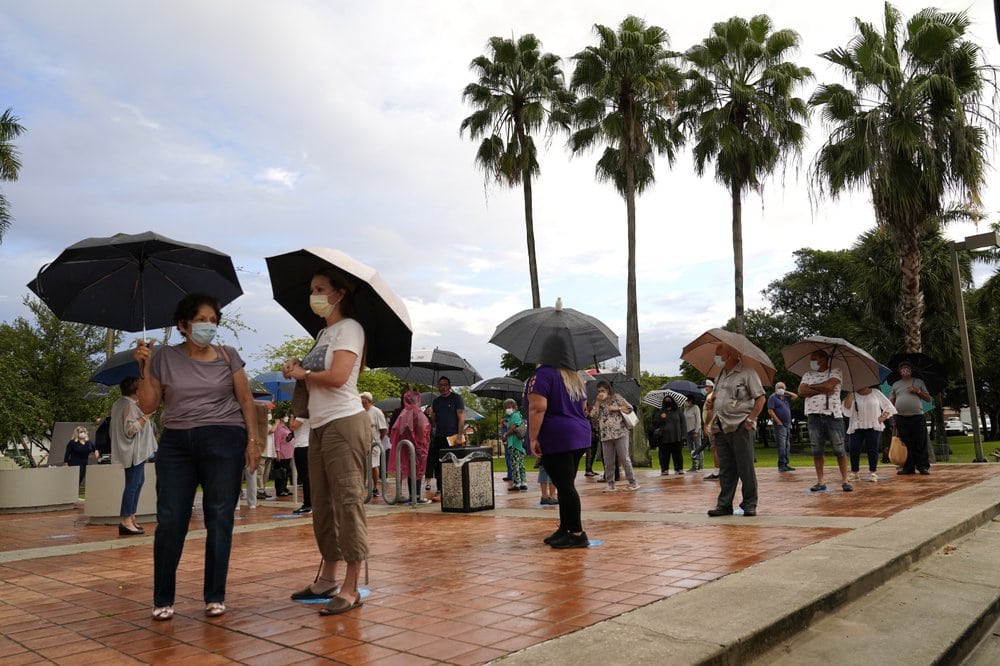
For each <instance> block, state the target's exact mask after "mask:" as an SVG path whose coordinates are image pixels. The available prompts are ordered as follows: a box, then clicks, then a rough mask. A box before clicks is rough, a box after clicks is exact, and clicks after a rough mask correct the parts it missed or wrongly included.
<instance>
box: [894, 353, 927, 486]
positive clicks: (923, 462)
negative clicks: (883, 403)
mask: <svg viewBox="0 0 1000 666" xmlns="http://www.w3.org/2000/svg"><path fill="white" fill-rule="evenodd" d="M896 369H897V370H898V371H899V379H898V380H897V381H895V382H893V384H892V390H891V391H890V392H889V402H891V403H892V404H893V406H895V408H896V412H897V415H896V418H895V428H896V434H897V435H899V438H900V439H901V440H903V443H904V444H906V451H907V456H906V464H904V465H903V469H901V470H899V471H898V472H896V473H897V474H915V473H916V472H920V473H921V474H930V473H931V461H930V452H929V451H928V446H927V426H926V424H925V422H924V407H923V402H929V401H930V399H931V394H930V392H929V391H928V390H927V385H926V384H925V383H924V380H922V379H920V378H918V377H914V376H913V366H912V365H910V362H909V361H903V362H902V363H900V364H899V366H898V367H897V368H896Z"/></svg>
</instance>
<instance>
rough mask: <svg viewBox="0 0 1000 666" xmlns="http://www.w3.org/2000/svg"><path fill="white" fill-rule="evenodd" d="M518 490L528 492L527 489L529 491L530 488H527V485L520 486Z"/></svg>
mask: <svg viewBox="0 0 1000 666" xmlns="http://www.w3.org/2000/svg"><path fill="white" fill-rule="evenodd" d="M517 489H518V490H527V489H528V486H525V485H520V486H518V487H517Z"/></svg>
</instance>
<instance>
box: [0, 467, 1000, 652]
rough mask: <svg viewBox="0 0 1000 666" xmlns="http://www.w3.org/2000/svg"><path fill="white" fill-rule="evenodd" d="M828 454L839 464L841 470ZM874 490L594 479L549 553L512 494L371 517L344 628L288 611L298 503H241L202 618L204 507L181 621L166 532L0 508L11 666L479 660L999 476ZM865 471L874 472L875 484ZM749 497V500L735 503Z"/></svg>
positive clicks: (184, 575)
mask: <svg viewBox="0 0 1000 666" xmlns="http://www.w3.org/2000/svg"><path fill="white" fill-rule="evenodd" d="M831 461H832V459H831ZM884 471H885V476H882V480H880V481H879V482H878V483H869V482H867V481H863V480H862V481H860V482H858V483H856V484H855V491H854V492H851V493H845V492H843V491H841V490H840V485H839V483H833V481H834V480H836V479H837V478H838V476H839V475H838V474H837V473H836V472H835V470H834V469H833V468H830V467H828V468H827V472H826V477H827V482H828V486H829V488H830V491H827V492H820V493H811V492H809V486H811V485H812V484H813V483H814V482H815V476H814V473H813V471H812V470H811V469H805V468H799V470H798V471H796V472H791V473H784V474H782V473H779V472H777V470H774V469H763V470H759V471H758V478H759V481H760V498H761V500H760V504H759V506H758V512H759V513H758V515H757V516H756V517H743V516H732V517H725V518H709V517H707V516H706V515H705V511H706V510H707V509H709V508H711V507H712V506H714V504H715V497H716V495H717V493H718V484H717V482H715V481H710V480H704V479H702V478H701V475H700V474H699V475H695V474H687V475H684V476H669V477H661V476H659V474H658V472H653V471H650V470H637V474H638V476H639V481H640V483H641V485H642V487H641V489H640V490H638V491H636V492H630V491H627V490H624V489H623V488H622V485H621V484H620V485H619V490H618V491H617V492H615V493H604V492H601V491H602V489H603V488H604V487H605V486H604V484H601V483H596V482H592V481H590V480H588V479H586V478H585V477H583V475H582V474H581V475H580V476H579V477H578V481H577V485H578V487H579V488H580V491H581V495H582V498H583V509H584V527H585V529H586V530H587V532H588V534H589V536H590V538H591V540H592V546H591V547H590V548H588V549H579V550H572V549H571V550H552V549H550V548H548V547H547V546H545V545H543V544H542V543H541V540H542V538H544V537H545V536H547V535H548V534H549V533H551V532H552V530H553V529H555V527H556V525H557V511H558V509H557V507H549V506H542V505H540V504H539V494H538V492H537V484H534V483H533V482H534V480H535V479H534V477H535V475H534V474H533V473H531V474H529V485H530V488H531V489H532V490H531V491H529V492H527V493H514V494H508V493H507V492H506V491H505V490H504V487H505V484H504V483H503V482H502V481H501V480H500V479H499V476H500V475H497V479H496V488H497V496H496V509H495V510H493V511H483V512H478V513H470V514H454V513H442V512H441V510H440V506H439V505H437V504H433V505H424V506H421V507H419V508H417V509H413V508H411V507H410V506H409V505H404V506H398V507H395V506H387V505H385V504H381V503H378V500H375V503H373V504H370V505H369V537H370V542H371V558H370V560H369V582H368V583H367V584H366V585H364V588H365V590H366V592H367V596H366V598H365V604H364V606H362V607H361V608H359V609H357V610H354V611H351V612H350V613H347V614H344V615H339V616H335V617H323V616H320V615H319V614H318V613H317V611H318V609H319V606H317V605H312V604H306V603H298V602H294V601H291V600H290V599H289V598H288V595H289V593H290V592H291V591H293V590H295V589H299V588H301V587H303V586H304V585H305V584H306V583H308V582H309V581H311V580H312V579H313V576H314V575H315V572H316V566H317V564H318V561H319V558H318V554H317V551H316V547H315V543H314V540H313V535H312V527H311V520H310V519H309V518H301V517H297V516H294V514H292V510H293V509H294V508H295V505H294V504H292V503H290V502H275V501H261V502H260V505H259V507H258V508H257V509H255V510H250V509H248V508H247V507H246V505H245V504H244V505H243V506H241V507H240V509H239V512H238V516H237V518H238V519H237V521H236V531H235V534H234V544H233V556H232V561H231V564H230V574H229V583H228V594H227V599H226V605H227V607H228V612H227V613H226V614H225V615H224V616H223V617H221V618H212V619H209V618H206V617H205V616H204V604H203V603H202V600H201V588H202V571H203V569H202V566H203V561H204V553H203V550H204V532H203V530H202V527H203V525H202V522H201V515H200V512H199V511H198V510H197V509H196V511H195V516H194V518H193V521H192V526H191V528H192V531H191V534H190V535H189V537H188V543H187V544H186V549H185V552H184V557H183V559H182V561H181V565H180V569H179V571H178V596H177V602H176V604H175V610H176V614H175V616H174V619H173V620H171V621H169V622H154V621H153V620H152V619H151V618H150V611H151V605H152V602H151V598H152V589H151V588H152V557H153V556H152V541H153V539H152V531H153V527H154V526H153V525H147V526H146V527H147V535H146V536H141V537H118V536H117V530H116V528H115V527H114V526H111V527H108V526H89V525H87V524H86V517H85V516H84V515H83V509H82V503H81V506H80V508H78V509H76V510H71V511H62V512H52V513H29V514H6V515H0V661H2V662H3V663H4V664H21V663H60V664H63V663H66V664H71V663H102V664H103V663H107V664H113V663H162V662H167V661H175V660H178V659H190V660H192V663H198V664H201V663H232V662H237V663H248V664H272V663H273V664H293V663H294V664H298V663H311V662H315V663H331V662H335V663H345V664H365V663H377V664H396V663H399V664H408V665H409V664H432V663H451V664H481V663H485V662H489V661H491V660H493V659H496V658H498V657H503V656H505V655H507V654H510V653H512V652H516V651H518V650H521V649H523V648H526V647H529V646H531V645H535V644H537V643H541V642H544V641H546V640H548V639H551V638H554V637H558V636H562V635H565V634H569V633H571V632H575V631H579V630H581V629H584V628H586V627H589V626H592V625H595V624H597V623H599V622H601V621H602V620H606V619H608V618H611V617H616V616H619V615H622V614H623V613H626V612H628V611H631V610H634V609H636V608H639V607H642V606H646V605H648V604H652V603H655V602H657V601H660V600H662V599H665V598H667V597H671V596H673V595H677V594H683V593H684V592H685V591H687V590H690V589H693V588H697V587H699V586H702V585H705V584H707V583H708V582H710V581H713V580H716V579H718V578H720V577H723V576H726V575H727V574H730V573H733V572H737V571H741V570H743V569H746V568H747V567H750V566H752V565H754V564H757V563H760V562H764V561H767V560H771V559H773V558H776V557H779V556H781V555H784V554H786V553H789V552H791V551H795V550H797V549H800V548H803V547H805V546H808V545H810V544H814V543H818V542H821V541H824V540H826V539H830V538H832V537H834V536H836V535H839V534H843V533H845V532H849V531H851V530H854V529H857V528H860V527H865V526H868V525H871V524H873V523H876V522H878V521H880V520H882V519H884V518H887V517H889V516H892V515H894V514H896V513H898V512H899V511H901V510H903V509H907V508H910V507H913V506H915V505H918V504H921V503H924V502H927V501H929V500H932V499H935V498H938V497H943V496H946V495H948V494H950V493H952V492H955V491H957V490H960V489H963V488H966V487H969V486H971V485H974V484H976V483H979V482H981V481H983V480H985V479H988V478H992V477H994V476H996V475H1000V466H998V465H940V466H936V467H935V468H934V469H933V472H932V474H931V475H930V476H905V477H904V476H896V475H895V474H894V471H893V470H892V469H891V468H887V469H885V470H884ZM866 477H867V475H863V477H862V478H866ZM737 497H738V495H737Z"/></svg>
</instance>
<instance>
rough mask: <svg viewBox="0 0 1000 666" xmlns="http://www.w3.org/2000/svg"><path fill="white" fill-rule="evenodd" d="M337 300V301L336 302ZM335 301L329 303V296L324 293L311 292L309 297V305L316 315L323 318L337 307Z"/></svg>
mask: <svg viewBox="0 0 1000 666" xmlns="http://www.w3.org/2000/svg"><path fill="white" fill-rule="evenodd" d="M339 302H340V301H337V303H339ZM337 303H331V302H330V300H329V298H328V297H327V296H326V295H324V294H313V295H312V296H310V297H309V307H310V308H311V309H312V311H313V312H314V313H315V314H316V315H317V316H319V317H323V318H324V319H326V318H327V317H329V316H330V315H331V314H332V313H333V309H334V308H336V307H337Z"/></svg>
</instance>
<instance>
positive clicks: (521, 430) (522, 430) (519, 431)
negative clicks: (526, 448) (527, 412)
mask: <svg viewBox="0 0 1000 666" xmlns="http://www.w3.org/2000/svg"><path fill="white" fill-rule="evenodd" d="M514 434H515V435H517V436H518V437H519V438H521V439H524V438H525V436H527V434H528V424H527V423H525V422H524V421H521V422H520V423H518V424H517V425H516V426H514Z"/></svg>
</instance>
